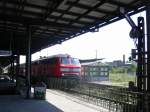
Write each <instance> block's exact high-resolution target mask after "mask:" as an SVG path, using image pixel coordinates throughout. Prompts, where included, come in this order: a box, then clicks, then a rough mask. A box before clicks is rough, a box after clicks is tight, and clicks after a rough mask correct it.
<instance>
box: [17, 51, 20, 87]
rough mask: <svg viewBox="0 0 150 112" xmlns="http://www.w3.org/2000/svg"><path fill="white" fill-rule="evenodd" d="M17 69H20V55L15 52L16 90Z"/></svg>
mask: <svg viewBox="0 0 150 112" xmlns="http://www.w3.org/2000/svg"><path fill="white" fill-rule="evenodd" d="M19 68H20V54H19V52H17V56H16V87H17V88H18V75H19Z"/></svg>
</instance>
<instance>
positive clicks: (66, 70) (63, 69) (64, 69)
mask: <svg viewBox="0 0 150 112" xmlns="http://www.w3.org/2000/svg"><path fill="white" fill-rule="evenodd" d="M60 71H61V72H69V68H60Z"/></svg>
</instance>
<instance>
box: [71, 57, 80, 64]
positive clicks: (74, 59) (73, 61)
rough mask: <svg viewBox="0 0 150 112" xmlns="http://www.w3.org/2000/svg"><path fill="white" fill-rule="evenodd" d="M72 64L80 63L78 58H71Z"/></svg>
mask: <svg viewBox="0 0 150 112" xmlns="http://www.w3.org/2000/svg"><path fill="white" fill-rule="evenodd" d="M71 64H79V60H78V59H76V58H71Z"/></svg>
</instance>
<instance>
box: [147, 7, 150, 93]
mask: <svg viewBox="0 0 150 112" xmlns="http://www.w3.org/2000/svg"><path fill="white" fill-rule="evenodd" d="M146 21H147V75H148V79H147V90H148V92H150V5H149V6H147V10H146Z"/></svg>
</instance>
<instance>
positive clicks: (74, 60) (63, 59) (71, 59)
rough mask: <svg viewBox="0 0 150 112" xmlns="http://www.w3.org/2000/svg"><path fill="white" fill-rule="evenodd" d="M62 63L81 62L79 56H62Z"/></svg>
mask: <svg viewBox="0 0 150 112" xmlns="http://www.w3.org/2000/svg"><path fill="white" fill-rule="evenodd" d="M61 64H79V60H78V59H77V58H68V57H61Z"/></svg>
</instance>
